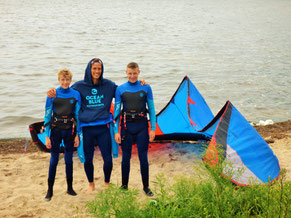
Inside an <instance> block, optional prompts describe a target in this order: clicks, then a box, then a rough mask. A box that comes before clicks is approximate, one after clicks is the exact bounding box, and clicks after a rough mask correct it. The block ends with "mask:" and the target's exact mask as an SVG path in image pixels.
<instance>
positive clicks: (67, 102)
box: [53, 97, 77, 116]
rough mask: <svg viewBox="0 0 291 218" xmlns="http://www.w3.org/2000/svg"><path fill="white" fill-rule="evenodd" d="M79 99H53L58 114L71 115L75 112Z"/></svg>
mask: <svg viewBox="0 0 291 218" xmlns="http://www.w3.org/2000/svg"><path fill="white" fill-rule="evenodd" d="M76 102H77V100H76V99H75V98H73V97H72V98H55V99H54V100H53V104H54V110H55V112H56V114H57V115H63V116H64V115H70V114H73V113H74V108H75V104H76Z"/></svg>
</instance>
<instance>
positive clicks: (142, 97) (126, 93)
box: [114, 62, 156, 196]
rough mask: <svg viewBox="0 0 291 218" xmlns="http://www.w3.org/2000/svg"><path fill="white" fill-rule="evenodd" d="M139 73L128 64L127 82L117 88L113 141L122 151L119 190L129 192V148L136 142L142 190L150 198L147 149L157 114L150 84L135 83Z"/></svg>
mask: <svg viewBox="0 0 291 218" xmlns="http://www.w3.org/2000/svg"><path fill="white" fill-rule="evenodd" d="M139 74H140V70H139V66H138V64H137V63H134V62H131V63H129V64H128V65H127V69H126V75H127V77H128V82H126V83H124V84H122V85H120V86H118V87H117V89H116V92H115V108H114V115H115V120H116V123H115V127H114V133H115V141H116V142H117V143H118V144H121V149H122V164H121V171H122V186H121V188H123V189H128V181H129V171H130V158H131V151H132V145H133V144H134V142H136V144H137V149H138V157H139V161H140V169H141V177H142V183H143V190H144V192H145V193H146V195H147V196H153V195H154V194H153V192H152V191H151V190H150V188H149V163H148V147H149V141H153V140H154V138H155V128H156V124H155V123H156V115H155V107H154V100H153V94H152V89H151V87H150V86H149V85H145V86H142V85H141V84H140V81H138V76H139ZM121 104H122V105H123V109H122V113H120V111H121ZM146 105H147V106H148V109H147V107H146ZM147 112H149V116H150V124H151V131H150V134H149V132H148V120H147ZM120 114H121V115H122V120H121V134H120V133H119V131H118V128H119V120H120V118H119V115H120Z"/></svg>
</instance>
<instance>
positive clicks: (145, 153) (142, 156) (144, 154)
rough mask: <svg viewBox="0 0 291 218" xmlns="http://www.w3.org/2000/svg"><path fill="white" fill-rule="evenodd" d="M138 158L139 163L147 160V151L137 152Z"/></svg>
mask: <svg viewBox="0 0 291 218" xmlns="http://www.w3.org/2000/svg"><path fill="white" fill-rule="evenodd" d="M138 157H139V160H140V162H141V163H147V162H148V153H147V152H142V153H139V154H138Z"/></svg>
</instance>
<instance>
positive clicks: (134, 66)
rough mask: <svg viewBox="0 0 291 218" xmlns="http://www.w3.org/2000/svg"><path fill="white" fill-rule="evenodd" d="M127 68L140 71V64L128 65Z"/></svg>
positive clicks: (131, 63)
mask: <svg viewBox="0 0 291 218" xmlns="http://www.w3.org/2000/svg"><path fill="white" fill-rule="evenodd" d="M127 68H130V69H136V68H137V69H139V67H138V64H137V63H135V62H130V63H129V64H128V65H127Z"/></svg>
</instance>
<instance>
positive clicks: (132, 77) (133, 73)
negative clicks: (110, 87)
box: [126, 68, 140, 83]
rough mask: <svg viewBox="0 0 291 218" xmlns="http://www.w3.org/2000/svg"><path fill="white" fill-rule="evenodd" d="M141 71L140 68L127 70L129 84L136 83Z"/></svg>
mask: <svg viewBox="0 0 291 218" xmlns="http://www.w3.org/2000/svg"><path fill="white" fill-rule="evenodd" d="M139 73H140V71H139V69H138V68H127V69H126V75H127V77H128V80H129V82H131V83H135V82H136V81H137V79H138V76H139Z"/></svg>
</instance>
